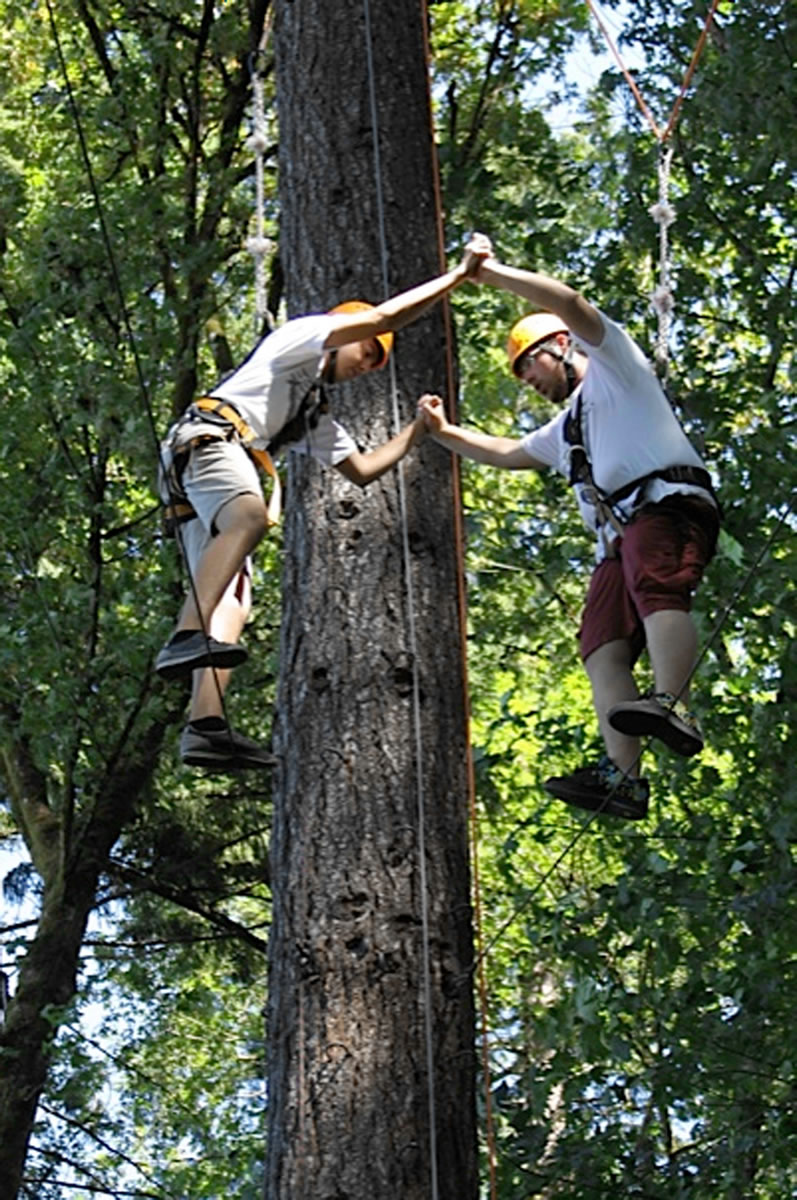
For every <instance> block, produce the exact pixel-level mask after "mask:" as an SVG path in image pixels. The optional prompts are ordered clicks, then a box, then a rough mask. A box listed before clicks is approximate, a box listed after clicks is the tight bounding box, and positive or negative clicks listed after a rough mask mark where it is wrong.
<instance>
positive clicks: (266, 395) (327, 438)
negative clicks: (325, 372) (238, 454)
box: [187, 314, 357, 466]
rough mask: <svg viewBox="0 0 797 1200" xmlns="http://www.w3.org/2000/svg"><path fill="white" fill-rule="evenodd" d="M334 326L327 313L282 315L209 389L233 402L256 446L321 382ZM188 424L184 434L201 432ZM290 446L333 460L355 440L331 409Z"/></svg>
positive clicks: (348, 452)
mask: <svg viewBox="0 0 797 1200" xmlns="http://www.w3.org/2000/svg"><path fill="white" fill-rule="evenodd" d="M332 326H333V318H332V317H330V316H329V315H327V314H319V315H316V316H309V317H296V318H294V319H293V320H291V321H286V323H285V324H284V325H282V326H281V327H280V328H279V329H275V330H274V332H273V333H270V334H269V335H268V336H267V337H265V338H263V340H262V342H259V343H258V345H257V346H256V347H255V348H254V350H253V351H252V353H251V354H250V355H249V357H248V358H247V359H245V360H244V362H243V363H242V364H241V366H240V367H238V368H237V370H235V371H233V373H232V375H230V376H228V377H227V379H224V380H223V381H222V382H221V383H220V384H219V385H218V386H217V387H214V388H213V390H212V391H211V392H210V393H208V394H209V395H210V396H213V397H214V398H216V399H219V400H228V401H229V402H230V403H231V404H234V405H235V407H236V409H237V410H238V412H239V413H240V414H241V416H242V417H243V419H244V420H245V421H246V422H247V424H248V425H250V426H251V427H252V429H253V430H254V431H255V434H256V438H255V440H254V441H253V442H252V446H253V447H254V448H255V449H267V448H268V444H269V442H270V441H271V439H272V438H274V437H276V435H277V434H278V433H279V431H280V430H281V429H282V428H283V426H284V425H286V424H287V423H288V421H290V420H291V419H292V418H293V417H294V416H295V415H296V413H297V412H298V410H299V406H300V405H301V403H302V400H303V399H304V397H305V396H306V395H307V393H308V391H309V390H310V388H311V387H312V386H313V384H316V383H318V382H319V374H320V371H321V363H322V359H323V357H324V343H325V341H326V339H327V337H328V336H329V334H330V332H331V330H332ZM187 428H188V433H187V436H188V437H196V436H197V433H198V432H205V430H204V429H201V430H200V428H199V423H198V422H192V423H191V425H190V426H188V427H187ZM290 449H291V450H299V451H301V452H302V453H305V454H312V456H313V457H314V458H316V459H318V461H319V462H321V463H323V464H324V465H325V466H335V464H336V463H339V462H343V460H344V459H346V458H348V457H349V456H350V455H351V454H353V453H354V452H355V450H356V449H357V444H356V442H355V441H354V440H353V438H351V437H350V435H349V434H348V433H347V432H346V430H345V429H344V428H343V426H342V425H339V424H338V422H337V421H334V420H333V419H332V417H331V416H330V415H329V413H322V414H321V415H320V417H319V420H318V424H317V425H316V426H315V428H314V429H313V430H312V431H311V433H310V435H309V436H308V437H307V438H306V439H303V440H302V441H300V442H292V443H291V445H290Z"/></svg>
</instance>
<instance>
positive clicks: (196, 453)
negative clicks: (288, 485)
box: [182, 441, 263, 536]
mask: <svg viewBox="0 0 797 1200" xmlns="http://www.w3.org/2000/svg"><path fill="white" fill-rule="evenodd" d="M182 484H183V491H184V492H185V494H186V496H187V497H188V500H189V501H190V503H191V505H192V506H193V508H194V511H195V512H196V515H197V516H198V517H199V520H200V522H201V523H202V525H204V527H205V529H206V530H207V531H208V534H209V535H210V536H213V535H214V534H215V533H216V532H217V530H216V528H215V521H216V517H217V516H218V515H219V513H220V512H221V510H222V508H223V507H224V505H225V504H228V503H229V501H230V500H234V499H235V498H236V496H244V495H247V494H252V495H255V496H259V497H260V499H261V500H262V499H263V489H262V488H261V486H260V475H259V474H258V470H257V467H256V466H255V464H254V463H253V462H252V460H251V458H250V457H249V455H248V454H247V453H246V451H245V450H244V448H243V446H241V444H240V443H239V442H234V441H233V442H222V441H218V442H202V443H201V444H200V445H199V446H194V447H193V448H192V450H191V454H190V456H189V459H188V462H187V463H186V467H185V470H184V472H183V479H182ZM189 524H190V522H189Z"/></svg>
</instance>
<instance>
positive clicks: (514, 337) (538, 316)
mask: <svg viewBox="0 0 797 1200" xmlns="http://www.w3.org/2000/svg"><path fill="white" fill-rule="evenodd" d="M556 333H567V334H569V333H570V330H569V329H568V328H567V326H566V325H565V323H564V321H563V320H562V318H561V317H557V316H556V315H555V314H554V313H549V312H538V313H529V315H528V316H526V317H521V318H520V320H519V321H517V322H516V323H515V324H514V325H513V326H512V328H511V329H510V331H509V337H508V339H507V343H506V352H507V354H508V355H509V365H510V366H511V368H512V371H513V372H514V374H515V375H517V373H518V372H517V369H516V363H518V362H519V361H520V359H521V358H522V356H523V355H524V354H525V353H526V351H527V350H531V348H532V346H536V345H538V343H539V342H547V340H548V338H551V337H553V336H554V334H556Z"/></svg>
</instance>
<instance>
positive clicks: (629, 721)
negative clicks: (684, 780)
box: [609, 692, 703, 758]
mask: <svg viewBox="0 0 797 1200" xmlns="http://www.w3.org/2000/svg"><path fill="white" fill-rule="evenodd" d="M609 724H610V725H611V727H612V729H617V730H618V731H619V732H620V733H627V734H630V735H631V736H632V737H655V738H658V739H659V741H660V742H664V744H665V746H669V748H670V750H674V751H675V753H676V754H682V755H683V756H684V758H690V757H691V756H692V755H693V754H699V753H700V751H701V750H702V749H703V734H702V732H701V730H700V724H699V722H698V719H697V717H696V716H695V714H694V713H693V712H690V711H689V709H688V708H687V707H686V705H685V704H684V702H683V701H682V700H678V699H677V697H675V696H673V695H672V693H671V692H654V693H653V694H652V695H650V696H643V697H642V699H641V700H624V701H623V703H622V704H615V706H614V708H610V709H609Z"/></svg>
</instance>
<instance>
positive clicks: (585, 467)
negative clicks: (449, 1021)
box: [564, 393, 721, 512]
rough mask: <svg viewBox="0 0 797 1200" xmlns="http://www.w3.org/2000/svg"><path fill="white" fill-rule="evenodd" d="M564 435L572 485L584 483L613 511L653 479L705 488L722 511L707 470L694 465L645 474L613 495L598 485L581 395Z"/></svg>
mask: <svg viewBox="0 0 797 1200" xmlns="http://www.w3.org/2000/svg"><path fill="white" fill-rule="evenodd" d="M564 434H565V441H566V442H567V443H568V445H569V446H570V484H571V486H572V485H575V484H577V483H582V484H586V485H588V486H589V487H591V488H593V489H594V492H595V494H596V495H597V496H598V498H599V499H600V501H601V504H603V505H605V506H606V507H607V508H608V509H609V510H611V509H612V508H613V506H614V505H615V504H619V503H620V501H621V500H626V499H627V498H628V497H629V496H632V495H633V494H634V492H636V491H638V490H639V489H640V488H643V487H644V486H645V484H646V483H649V482H650V481H651V480H652V479H662V480H664V482H665V483H689V484H692V485H693V486H694V487H700V488H703V489H704V490H705V491H707V492H708V494H709V495H710V496H711V497H712V499H713V500H714V502H715V503H716V505H717V509H718V511H720V512H721V508H720V503H719V500H718V499H717V496H716V494H715V492H714V486H713V484H712V482H711V476H710V475H709V473H708V471H707V470H706V469H705V468H704V467H696V466H693V465H692V464H691V463H679V464H676V465H674V466H671V467H660V468H659V469H658V470H656V471H648V472H647V473H646V474H645V475H640V476H639V478H637V479H632V480H631V481H630V482H629V483H624V484H623V485H622V487H619V488H615V490H614V491H613V492H607V491H605V489H604V488H602V487H601V486H600V485H599V484H597V483H596V482H595V477H594V475H593V474H592V463H591V462H590V460H589V456H588V454H587V450H586V447H585V445H584V432H583V429H582V424H581V393H579V395H578V397H577V398H576V406H575V409H574V410H572V411H571V412H569V413H568V415H567V419H566V421H565V429H564Z"/></svg>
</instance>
